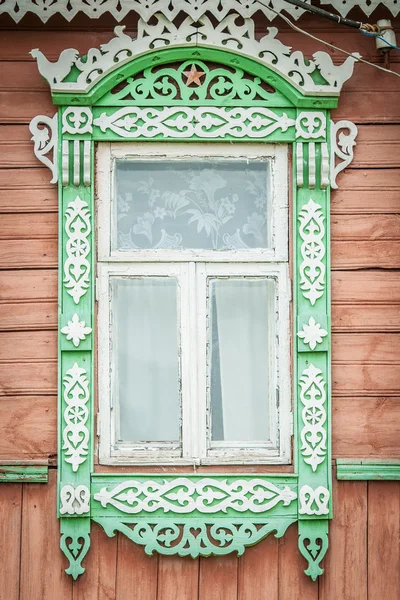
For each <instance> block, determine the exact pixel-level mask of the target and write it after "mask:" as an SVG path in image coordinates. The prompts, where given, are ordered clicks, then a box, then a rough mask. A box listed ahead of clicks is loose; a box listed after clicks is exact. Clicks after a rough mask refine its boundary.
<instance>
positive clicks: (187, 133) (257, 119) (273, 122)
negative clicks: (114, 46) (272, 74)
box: [94, 106, 294, 139]
mask: <svg viewBox="0 0 400 600" xmlns="http://www.w3.org/2000/svg"><path fill="white" fill-rule="evenodd" d="M94 125H95V126H96V127H99V128H100V129H101V131H102V132H103V133H105V132H106V131H107V130H108V129H110V130H111V131H113V132H114V133H116V134H117V135H119V136H120V137H122V138H125V139H137V138H146V139H149V138H162V139H167V138H179V139H181V138H193V137H197V138H202V139H204V138H230V137H231V138H244V137H248V138H265V137H267V136H268V135H270V134H271V133H273V132H274V131H276V130H277V129H280V130H281V131H286V130H287V129H288V128H289V127H291V126H292V125H294V120H293V119H290V118H288V116H287V115H286V114H285V113H283V114H282V115H277V114H275V113H274V112H273V111H271V110H269V109H268V108H263V107H257V108H240V107H237V108H222V107H221V108H219V107H215V106H213V107H211V106H209V107H199V108H190V107H186V106H184V107H183V106H173V107H166V108H162V109H158V108H138V107H134V106H132V107H126V108H121V109H119V110H117V111H116V112H114V113H113V114H111V115H107V113H105V112H104V113H102V114H101V115H100V116H99V117H97V118H96V119H95V120H94Z"/></svg>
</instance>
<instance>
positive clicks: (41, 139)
mask: <svg viewBox="0 0 400 600" xmlns="http://www.w3.org/2000/svg"><path fill="white" fill-rule="evenodd" d="M57 123H58V115H57V113H56V114H55V115H54V117H46V116H45V115H38V116H37V117H34V118H33V119H32V121H31V122H30V124H29V131H30V132H31V134H32V138H31V139H32V140H33V144H34V146H33V151H34V153H35V156H36V158H38V159H39V160H40V162H42V163H43V164H44V165H45V166H46V167H48V168H49V169H50V171H51V174H52V179H51V182H50V183H57V181H58V169H57V141H58V128H57ZM50 152H52V153H53V158H52V159H50V158H49V157H48V156H47V155H48V154H49V153H50Z"/></svg>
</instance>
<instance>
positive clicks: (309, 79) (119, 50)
mask: <svg viewBox="0 0 400 600" xmlns="http://www.w3.org/2000/svg"><path fill="white" fill-rule="evenodd" d="M287 6H289V5H287ZM230 8H232V7H231V6H230ZM238 16H239V15H238V14H229V15H227V16H226V17H225V18H224V19H222V21H221V22H220V23H217V24H216V25H215V24H214V23H213V21H212V20H211V19H210V18H208V17H207V16H205V15H204V16H202V17H199V18H197V17H196V18H194V19H193V18H192V17H190V16H188V17H186V18H185V19H184V20H183V21H182V22H181V23H180V24H179V25H175V24H174V23H173V22H172V21H170V20H169V19H167V18H166V17H165V16H164V15H162V14H159V13H158V14H157V15H155V17H154V22H152V24H149V23H146V22H145V21H143V20H142V19H140V20H139V23H138V33H137V38H135V39H132V38H131V37H130V36H129V35H127V34H125V33H124V31H123V29H124V28H123V27H120V26H118V27H116V28H115V35H116V37H115V38H113V39H112V40H110V42H108V43H107V44H102V45H101V46H100V48H99V49H97V48H91V49H90V50H89V51H88V52H87V55H86V56H85V57H82V58H78V59H75V58H74V57H75V50H74V49H72V50H70V53H69V54H65V55H64V56H65V60H62V61H61V57H60V61H61V62H60V65H59V71H57V75H56V76H54V69H53V67H54V65H53V64H52V63H50V62H49V61H47V59H46V58H45V57H44V55H43V54H42V53H41V52H40V51H39V50H35V58H36V59H37V61H38V67H39V70H40V72H41V73H42V75H43V76H44V77H45V78H46V79H47V80H48V81H49V83H50V86H51V88H52V90H53V91H60V92H62V91H64V92H65V91H71V92H74V93H78V94H79V93H87V92H88V91H89V90H90V89H91V88H92V87H93V86H94V85H95V84H96V83H97V82H98V81H99V80H100V79H101V78H103V77H104V76H105V75H107V74H108V73H111V72H112V71H114V70H115V69H118V68H119V67H120V66H122V65H124V64H126V63H127V62H130V61H131V60H132V59H134V58H135V56H141V55H143V54H144V53H145V52H150V51H152V50H154V49H156V48H163V47H168V48H169V49H172V48H177V47H182V46H184V47H185V48H188V47H205V48H210V47H211V48H219V49H222V50H229V51H230V52H233V53H237V54H239V55H241V56H245V57H249V58H251V59H253V60H256V61H257V62H259V63H261V64H264V65H266V66H267V67H268V68H269V69H270V70H271V71H274V72H275V73H278V74H279V75H280V76H282V77H283V78H284V79H286V81H288V82H290V83H291V84H292V85H293V86H294V87H295V88H296V89H298V90H299V91H300V92H302V93H303V94H305V95H323V96H324V95H331V96H332V95H333V96H337V95H338V94H339V92H340V89H341V87H342V85H343V83H344V82H345V81H347V80H348V79H349V78H350V77H351V75H352V73H353V69H354V62H355V61H356V57H353V56H349V57H347V59H346V60H345V62H344V63H343V64H342V65H334V64H333V62H332V58H331V57H330V55H329V54H327V53H325V52H317V53H315V55H314V60H306V59H305V58H304V56H303V54H302V53H301V52H300V51H295V52H293V53H292V52H291V47H290V46H286V45H285V44H283V43H282V42H281V41H279V40H278V39H277V38H276V35H277V33H278V30H277V29H276V27H269V28H268V33H267V35H265V36H264V37H262V38H261V39H259V40H258V39H256V36H255V25H254V22H253V21H252V20H251V19H248V18H247V19H245V20H244V23H243V21H242V19H238ZM64 52H68V51H64ZM57 64H58V63H57ZM68 65H70V70H72V67H73V66H75V67H76V69H78V71H80V74H79V75H78V76H77V78H76V81H71V80H70V79H71V78H70V77H68V75H69V72H68V73H67V72H66V67H68ZM54 68H56V69H57V67H54ZM319 70H321V73H322V72H323V73H324V78H325V80H326V81H327V82H328V83H315V81H314V79H313V76H312V74H313V73H314V72H315V71H319ZM67 79H69V81H68V80H67ZM271 81H272V80H271Z"/></svg>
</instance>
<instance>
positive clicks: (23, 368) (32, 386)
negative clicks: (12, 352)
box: [0, 359, 57, 396]
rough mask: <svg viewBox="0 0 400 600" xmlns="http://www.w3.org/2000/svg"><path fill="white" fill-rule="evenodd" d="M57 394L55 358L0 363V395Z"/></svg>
mask: <svg viewBox="0 0 400 600" xmlns="http://www.w3.org/2000/svg"><path fill="white" fill-rule="evenodd" d="M55 394H57V360H56V359H55V360H53V361H50V360H46V361H43V362H39V361H37V362H26V363H25V362H16V361H13V360H10V361H9V362H8V363H7V362H5V361H2V362H1V363H0V396H39V395H48V396H52V395H55Z"/></svg>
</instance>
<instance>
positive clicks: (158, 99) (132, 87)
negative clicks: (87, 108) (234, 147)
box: [98, 60, 291, 106]
mask: <svg viewBox="0 0 400 600" xmlns="http://www.w3.org/2000/svg"><path fill="white" fill-rule="evenodd" d="M98 104H99V105H114V106H129V105H132V104H133V105H134V106H165V105H168V106H174V105H176V104H180V105H182V104H187V105H189V106H204V105H207V104H210V105H212V106H219V105H223V106H227V105H229V106H235V105H236V106H257V105H262V106H268V105H269V104H273V105H274V106H291V103H290V102H288V100H287V99H285V96H283V94H281V93H280V92H278V91H276V90H275V89H274V88H272V87H271V86H270V85H267V84H265V83H264V82H263V81H262V80H261V78H260V77H257V76H254V75H249V74H245V72H244V71H243V69H239V68H237V67H233V66H232V67H226V66H223V65H219V66H213V65H211V64H210V63H206V62H204V61H200V60H187V61H184V62H182V63H181V64H180V65H179V66H178V67H177V68H176V67H174V66H172V67H171V66H169V65H168V66H165V67H161V68H160V67H149V68H147V69H144V71H143V72H142V73H138V74H136V75H133V76H131V77H128V78H127V79H126V80H125V81H123V82H121V83H119V84H118V85H117V87H116V88H114V89H113V90H111V91H110V92H108V93H107V94H105V96H104V97H103V98H102V100H101V101H99V102H98Z"/></svg>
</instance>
